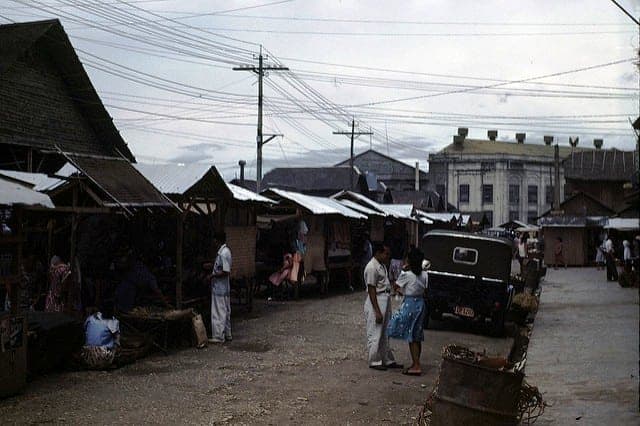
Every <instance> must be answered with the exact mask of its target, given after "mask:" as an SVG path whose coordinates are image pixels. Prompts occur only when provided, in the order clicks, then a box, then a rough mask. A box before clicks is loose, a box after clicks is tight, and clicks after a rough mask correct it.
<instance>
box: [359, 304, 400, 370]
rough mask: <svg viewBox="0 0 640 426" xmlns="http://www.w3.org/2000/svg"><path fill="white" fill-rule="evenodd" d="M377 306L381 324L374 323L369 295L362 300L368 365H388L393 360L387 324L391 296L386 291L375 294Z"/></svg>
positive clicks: (374, 316)
mask: <svg viewBox="0 0 640 426" xmlns="http://www.w3.org/2000/svg"><path fill="white" fill-rule="evenodd" d="M377 298H378V306H379V307H380V312H381V313H382V318H383V319H382V324H376V311H375V310H374V309H373V305H372V304H371V300H369V295H368V294H367V299H366V301H365V302H364V318H365V320H366V323H367V351H368V354H369V366H375V365H388V364H391V363H393V362H395V359H394V357H393V352H392V351H391V347H390V346H389V336H387V324H388V323H389V318H390V317H391V297H389V294H388V293H381V294H378V295H377Z"/></svg>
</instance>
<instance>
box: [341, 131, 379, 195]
mask: <svg viewBox="0 0 640 426" xmlns="http://www.w3.org/2000/svg"><path fill="white" fill-rule="evenodd" d="M355 130H356V121H355V120H353V119H352V120H351V131H350V132H333V134H334V135H351V156H350V157H349V168H350V169H351V170H350V172H349V176H350V178H351V188H350V189H351V190H352V191H353V139H354V138H355V136H360V135H373V133H372V132H356V131H355Z"/></svg>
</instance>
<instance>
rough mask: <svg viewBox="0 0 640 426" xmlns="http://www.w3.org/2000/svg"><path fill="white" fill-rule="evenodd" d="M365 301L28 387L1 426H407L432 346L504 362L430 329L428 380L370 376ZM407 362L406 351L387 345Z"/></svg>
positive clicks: (334, 304) (256, 319) (423, 391)
mask: <svg viewBox="0 0 640 426" xmlns="http://www.w3.org/2000/svg"><path fill="white" fill-rule="evenodd" d="M363 301H364V292H358V293H354V294H346V295H334V296H331V297H328V298H322V299H320V298H316V299H308V300H301V301H297V302H265V301H257V302H256V304H257V306H256V308H255V309H254V312H253V313H251V314H250V316H249V317H246V316H245V317H244V318H237V319H236V320H235V321H234V327H235V328H234V341H233V342H232V343H229V344H225V345H222V346H209V347H208V348H206V349H202V350H197V349H187V350H183V351H177V352H173V353H171V354H170V355H169V356H164V355H155V356H153V357H150V358H147V359H145V360H142V361H139V362H138V363H136V364H134V365H130V366H127V367H125V368H122V369H120V370H116V371H112V372H72V373H60V374H55V375H49V376H46V377H43V378H39V379H38V380H36V381H35V382H32V383H31V384H30V385H29V387H28V389H27V391H26V392H25V393H24V394H23V395H21V396H18V397H14V398H11V399H8V400H5V401H1V402H0V418H2V419H3V421H2V422H3V424H13V423H20V424H24V423H72V424H80V423H83V424H86V423H87V422H92V423H97V424H107V423H108V424H112V423H114V422H115V423H121V424H122V423H127V424H140V423H164V424H176V423H182V424H185V423H186V424H213V423H224V422H228V423H233V424H256V423H258V424H286V423H289V424H290V423H297V424H301V423H304V424H365V423H371V424H379V423H381V422H390V423H394V424H395V423H411V422H412V421H413V420H414V419H415V417H416V416H417V415H418V413H419V410H420V408H421V406H422V404H423V403H424V400H425V398H426V396H427V394H428V392H429V391H430V390H431V388H432V387H433V385H434V382H435V378H436V375H437V369H438V365H439V362H440V350H441V347H442V346H443V345H445V344H447V343H453V342H456V343H460V344H465V345H471V346H472V347H474V348H477V349H486V350H487V352H490V353H496V354H497V353H500V354H505V355H506V354H508V352H509V350H510V346H511V339H495V338H489V337H484V336H481V335H474V334H468V333H460V332H452V331H442V330H439V331H436V330H428V331H427V332H426V335H425V338H426V342H425V350H424V354H423V361H424V368H425V372H426V374H425V375H424V376H422V377H410V376H403V375H402V374H400V371H398V370H389V371H386V372H378V371H374V370H371V369H369V368H367V366H366V361H365V358H364V344H365V339H364V318H363V314H362V305H363ZM393 345H394V348H395V349H396V357H397V358H398V361H399V362H403V363H405V364H407V363H408V362H409V353H408V349H407V348H406V345H404V344H402V343H399V342H394V343H393Z"/></svg>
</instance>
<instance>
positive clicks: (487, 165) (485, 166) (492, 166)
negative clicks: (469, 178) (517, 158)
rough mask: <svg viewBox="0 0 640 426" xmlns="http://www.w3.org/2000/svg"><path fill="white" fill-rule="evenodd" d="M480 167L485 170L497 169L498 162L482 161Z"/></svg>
mask: <svg viewBox="0 0 640 426" xmlns="http://www.w3.org/2000/svg"><path fill="white" fill-rule="evenodd" d="M480 169H482V170H483V171H489V170H495V169H496V163H494V162H491V161H482V162H481V163H480Z"/></svg>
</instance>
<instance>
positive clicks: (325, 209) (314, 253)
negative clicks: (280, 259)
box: [264, 188, 367, 297]
mask: <svg viewBox="0 0 640 426" xmlns="http://www.w3.org/2000/svg"><path fill="white" fill-rule="evenodd" d="M264 195H265V196H267V197H269V198H271V199H274V200H276V201H279V204H278V206H277V207H276V209H274V210H273V212H277V213H279V214H280V215H281V216H283V217H288V218H291V217H292V216H293V219H290V220H289V221H288V222H289V223H288V224H289V226H288V228H287V230H286V231H285V232H286V233H287V235H288V238H287V237H285V238H284V239H283V238H281V241H283V244H282V245H281V246H279V247H273V248H272V250H274V249H275V250H276V251H278V252H280V253H278V254H279V255H285V252H286V251H287V250H289V251H290V253H291V254H292V255H293V259H294V260H293V262H294V264H293V266H292V268H291V273H290V279H289V280H288V281H290V282H291V283H292V284H293V288H294V291H295V293H296V297H297V295H298V292H299V287H300V284H302V283H305V282H306V283H307V284H310V283H316V282H318V281H319V282H320V289H321V291H322V292H325V291H327V290H328V285H329V282H330V281H331V280H332V276H335V274H336V273H343V274H344V275H345V282H346V283H347V285H348V286H351V285H352V271H353V268H354V266H355V263H354V257H353V240H352V234H351V229H352V227H353V226H355V225H357V224H358V223H363V222H364V221H365V220H366V219H367V216H365V215H364V214H362V213H358V212H357V211H355V210H352V209H350V208H348V207H346V206H345V205H343V204H341V203H339V202H338V201H336V200H334V199H331V198H326V197H317V196H310V195H304V194H300V193H297V192H291V191H285V190H281V189H275V188H272V189H269V190H267V191H265V192H264ZM298 264H299V265H298ZM272 267H273V269H274V270H276V269H278V267H279V264H275V265H273V266H272ZM297 268H299V269H297ZM299 270H300V271H301V274H299V273H298V271H299Z"/></svg>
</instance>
